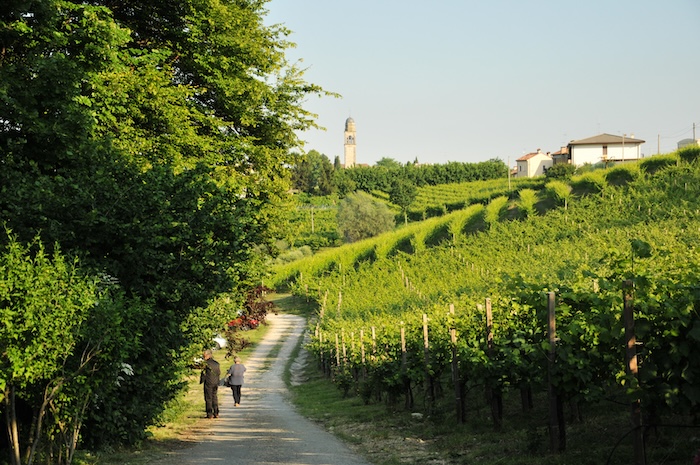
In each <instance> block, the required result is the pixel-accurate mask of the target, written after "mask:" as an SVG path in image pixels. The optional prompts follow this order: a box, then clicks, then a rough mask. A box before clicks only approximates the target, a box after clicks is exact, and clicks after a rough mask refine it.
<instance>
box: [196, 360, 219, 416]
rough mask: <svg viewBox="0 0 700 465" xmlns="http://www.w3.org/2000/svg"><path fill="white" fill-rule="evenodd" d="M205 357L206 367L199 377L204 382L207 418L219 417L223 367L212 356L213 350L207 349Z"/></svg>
mask: <svg viewBox="0 0 700 465" xmlns="http://www.w3.org/2000/svg"><path fill="white" fill-rule="evenodd" d="M202 356H203V357H204V369H203V370H202V374H201V375H200V377H199V384H204V405H205V406H206V410H207V418H212V417H214V418H219V401H218V399H217V392H218V390H219V378H220V377H221V367H220V366H219V362H217V361H216V360H214V359H213V358H212V357H211V350H209V349H207V350H205V351H204V353H203V354H202Z"/></svg>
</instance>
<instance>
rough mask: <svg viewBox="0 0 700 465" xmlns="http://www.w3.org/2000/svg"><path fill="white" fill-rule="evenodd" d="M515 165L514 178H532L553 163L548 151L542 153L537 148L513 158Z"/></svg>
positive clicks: (541, 173)
mask: <svg viewBox="0 0 700 465" xmlns="http://www.w3.org/2000/svg"><path fill="white" fill-rule="evenodd" d="M515 162H516V164H517V166H516V168H515V170H516V172H515V177H516V178H532V177H535V176H541V175H543V174H544V172H545V171H547V169H548V168H550V167H551V166H552V164H553V162H552V157H550V156H549V154H548V153H543V152H542V150H540V149H537V152H534V153H528V154H527V155H523V156H522V157H520V158H518V159H517V160H515Z"/></svg>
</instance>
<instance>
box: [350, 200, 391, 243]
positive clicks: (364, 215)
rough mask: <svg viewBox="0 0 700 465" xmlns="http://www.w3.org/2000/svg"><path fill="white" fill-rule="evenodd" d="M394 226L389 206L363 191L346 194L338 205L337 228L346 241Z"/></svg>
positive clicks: (381, 231)
mask: <svg viewBox="0 0 700 465" xmlns="http://www.w3.org/2000/svg"><path fill="white" fill-rule="evenodd" d="M394 226H395V224H394V214H393V213H392V212H391V210H389V207H387V206H386V204H384V203H382V202H380V201H378V200H376V199H375V198H373V197H372V196H371V195H369V194H367V193H365V192H361V191H358V192H355V193H353V194H350V195H348V196H347V197H346V198H345V199H344V200H343V201H342V202H341V203H340V205H339V206H338V229H339V230H340V233H341V235H342V236H343V237H344V238H345V240H346V241H348V242H355V241H359V240H361V239H366V238H368V237H372V236H376V235H377V234H381V233H383V232H386V231H390V230H391V229H393V228H394Z"/></svg>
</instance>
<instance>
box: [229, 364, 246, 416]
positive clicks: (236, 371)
mask: <svg viewBox="0 0 700 465" xmlns="http://www.w3.org/2000/svg"><path fill="white" fill-rule="evenodd" d="M233 362H234V363H233V365H231V368H229V369H228V378H229V381H228V382H229V385H230V386H231V391H233V403H234V406H235V407H238V406H239V405H241V386H243V373H245V370H246V368H245V365H243V364H242V363H241V357H239V356H236V357H234V359H233Z"/></svg>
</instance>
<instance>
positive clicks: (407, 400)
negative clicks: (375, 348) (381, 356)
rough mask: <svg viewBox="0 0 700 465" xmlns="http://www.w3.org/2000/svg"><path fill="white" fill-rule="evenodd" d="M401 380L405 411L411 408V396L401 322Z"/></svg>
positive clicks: (404, 333)
mask: <svg viewBox="0 0 700 465" xmlns="http://www.w3.org/2000/svg"><path fill="white" fill-rule="evenodd" d="M401 379H402V381H403V390H404V396H405V402H404V405H405V407H406V409H410V408H412V407H413V395H412V393H411V381H410V379H409V377H408V353H407V351H406V328H404V325H403V321H402V322H401Z"/></svg>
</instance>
